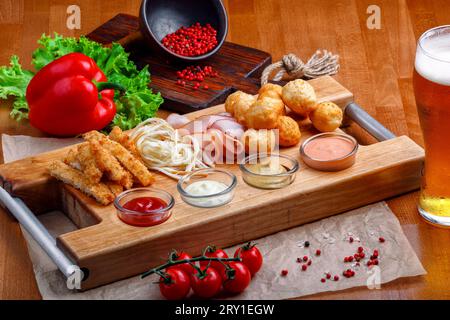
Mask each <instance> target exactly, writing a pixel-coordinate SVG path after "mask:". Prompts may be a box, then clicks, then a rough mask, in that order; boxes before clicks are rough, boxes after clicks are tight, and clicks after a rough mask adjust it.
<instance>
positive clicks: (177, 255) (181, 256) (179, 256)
mask: <svg viewBox="0 0 450 320" xmlns="http://www.w3.org/2000/svg"><path fill="white" fill-rule="evenodd" d="M171 255H172V256H171V257H172V260H173V261H178V260H185V259H192V257H191V256H190V255H189V254H188V253H186V252H184V251H181V252H176V251H174V252H172V253H171ZM171 268H177V269H181V270H183V271H184V272H186V273H187V274H188V275H191V274H193V273H196V272H197V270H195V268H194V267H193V266H191V265H190V264H189V263H182V264H177V265H174V266H173V267H169V268H167V270H169V269H171Z"/></svg>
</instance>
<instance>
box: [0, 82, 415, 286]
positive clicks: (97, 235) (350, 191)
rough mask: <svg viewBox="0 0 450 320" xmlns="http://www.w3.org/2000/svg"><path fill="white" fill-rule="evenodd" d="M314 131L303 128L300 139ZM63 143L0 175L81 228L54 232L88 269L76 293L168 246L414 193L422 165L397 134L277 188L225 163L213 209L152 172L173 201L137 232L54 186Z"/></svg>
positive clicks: (139, 268) (333, 86) (268, 230)
mask: <svg viewBox="0 0 450 320" xmlns="http://www.w3.org/2000/svg"><path fill="white" fill-rule="evenodd" d="M309 82H310V83H311V85H312V86H313V87H314V88H315V91H316V93H317V97H318V100H319V101H333V102H335V103H337V104H338V105H340V106H341V107H345V106H346V105H347V104H348V103H349V102H350V101H352V100H353V95H352V94H351V93H350V92H349V91H348V90H346V89H345V88H344V87H343V86H342V85H340V84H339V83H338V82H336V81H335V80H334V79H333V78H331V77H322V78H318V79H314V80H311V81H309ZM224 111H225V108H224V106H223V105H218V106H216V107H211V108H208V109H205V110H201V111H198V112H194V113H189V114H187V116H188V117H189V118H190V119H192V120H194V119H196V118H197V117H200V116H203V115H207V114H217V113H221V112H224ZM314 133H317V132H314V131H310V132H308V131H304V132H303V135H302V140H305V139H307V138H308V137H309V136H311V135H312V134H314ZM69 148H70V147H69ZM67 149H68V148H64V149H61V150H57V151H54V152H51V153H48V154H42V155H37V156H34V157H31V158H28V159H24V160H19V161H16V162H12V163H9V164H5V165H2V166H0V181H3V184H4V185H5V186H6V187H7V189H9V191H10V192H11V193H13V194H15V195H18V194H20V195H21V197H22V199H23V200H24V201H26V202H27V204H28V205H29V206H30V207H33V208H44V209H45V206H46V205H47V206H48V205H49V203H51V202H50V201H49V192H48V190H49V189H50V188H52V190H53V192H52V193H51V194H52V195H57V197H58V198H57V200H59V199H62V201H55V198H54V197H53V196H52V201H53V203H55V204H59V207H57V208H54V207H51V208H47V209H48V210H46V211H49V210H52V209H62V210H63V211H64V212H65V213H66V214H67V215H68V216H69V217H70V218H71V219H72V221H73V222H74V223H75V224H76V225H78V227H79V228H81V229H79V230H76V231H73V232H70V233H67V234H63V235H61V236H59V237H58V239H57V243H58V245H59V246H60V247H61V248H62V249H63V250H64V251H66V252H68V253H69V254H70V256H72V258H73V259H74V260H75V261H76V263H77V264H78V265H79V266H80V267H82V268H87V269H88V270H89V278H88V279H87V280H86V281H84V282H83V283H82V288H83V289H89V288H92V287H95V286H99V285H102V284H106V283H110V282H112V281H116V280H120V279H123V278H126V277H130V276H134V275H136V274H139V273H142V272H144V271H145V270H147V269H148V268H150V267H154V266H157V265H158V264H161V263H162V262H163V259H161V257H163V256H164V255H165V253H167V252H169V251H170V250H171V249H172V248H179V249H180V250H181V249H182V250H185V251H188V252H190V253H191V254H193V255H199V254H201V250H202V249H203V248H204V246H205V243H213V244H215V245H217V246H220V247H228V246H231V245H234V244H238V243H242V242H245V241H249V240H252V239H257V238H260V237H263V236H266V235H268V234H272V233H275V232H278V231H281V230H285V229H288V228H292V227H295V226H298V225H301V224H305V223H308V222H312V221H315V220H318V219H322V218H325V217H329V216H331V215H334V214H338V213H341V212H345V211H348V210H351V209H354V208H358V207H361V206H363V205H367V204H370V203H373V202H376V201H379V200H382V199H386V198H389V197H392V196H395V195H399V194H404V193H406V192H409V191H411V190H415V189H417V188H418V186H419V183H420V169H421V166H422V162H423V150H422V148H421V147H419V146H418V145H417V144H415V143H414V142H413V141H412V140H411V139H409V138H408V137H406V136H402V137H398V138H395V139H392V140H389V141H384V142H380V143H376V144H372V145H369V146H361V147H360V149H359V151H358V155H357V162H356V164H355V165H354V166H353V167H352V168H350V169H347V170H345V171H342V172H337V173H326V172H325V173H324V172H319V171H316V170H312V169H310V168H308V167H306V166H305V165H304V164H303V163H302V162H300V166H301V167H300V170H299V172H298V173H297V178H296V180H295V181H294V182H293V183H292V184H291V185H290V186H288V187H286V188H284V189H282V190H261V189H256V188H253V187H251V186H249V185H247V184H245V183H244V182H243V181H242V175H241V172H240V170H239V167H238V166H237V165H226V166H223V167H224V169H226V170H228V171H230V172H232V173H234V174H235V175H236V176H237V179H238V184H237V187H236V190H235V196H234V199H233V201H232V202H231V203H230V204H228V205H226V206H223V207H220V208H212V209H202V208H195V207H191V206H189V205H188V204H186V203H184V202H183V200H182V199H181V198H180V196H179V193H178V192H177V190H176V182H175V181H174V180H173V179H170V178H168V177H166V176H164V175H162V174H159V173H156V176H157V178H156V183H155V184H154V187H156V188H160V189H163V190H166V191H167V192H169V193H170V194H172V195H173V196H174V198H175V206H174V209H173V211H172V217H171V219H169V220H168V221H167V222H165V223H163V224H161V225H158V226H154V227H151V228H139V227H132V226H129V225H126V224H124V223H122V222H121V221H120V220H119V218H118V217H117V215H116V209H115V208H114V206H113V205H112V204H111V205H109V206H102V205H99V204H97V203H96V201H95V200H94V199H92V198H90V197H88V196H86V195H84V194H83V193H81V192H79V191H78V190H76V189H74V188H72V187H69V186H66V185H64V184H63V183H55V181H54V179H53V178H52V177H50V176H49V174H48V172H47V168H48V166H49V164H50V162H51V161H53V160H54V159H55V158H56V159H57V158H60V159H61V158H63V157H64V155H65V154H67ZM281 153H283V154H286V155H290V156H291V157H294V158H296V159H298V158H299V146H295V147H292V148H287V149H281ZM373 190H377V192H373ZM61 191H62V192H61ZM29 194H31V195H32V197H30V196H28V195H29ZM61 204H62V205H61ZM193 235H195V236H193ZM180 245H181V246H182V247H180ZM129 261H133V263H132V264H130V263H129Z"/></svg>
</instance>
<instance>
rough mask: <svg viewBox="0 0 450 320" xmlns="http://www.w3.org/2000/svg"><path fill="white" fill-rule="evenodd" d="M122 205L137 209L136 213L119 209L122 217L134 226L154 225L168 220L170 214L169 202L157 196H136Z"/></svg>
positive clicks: (132, 209) (129, 208)
mask: <svg viewBox="0 0 450 320" xmlns="http://www.w3.org/2000/svg"><path fill="white" fill-rule="evenodd" d="M122 207H123V208H124V209H127V210H130V211H135V212H134V213H130V212H127V211H125V210H124V211H120V210H119V217H120V219H122V221H124V222H125V223H128V224H131V225H133V226H140V227H148V226H153V225H156V224H159V223H162V222H164V221H166V220H167V219H168V218H169V216H170V212H169V210H168V208H167V203H166V202H165V201H163V200H162V199H160V198H156V197H139V198H134V199H132V200H130V201H128V202H126V203H125V204H124V205H123V206H122ZM164 209H167V210H164ZM155 211H158V212H155Z"/></svg>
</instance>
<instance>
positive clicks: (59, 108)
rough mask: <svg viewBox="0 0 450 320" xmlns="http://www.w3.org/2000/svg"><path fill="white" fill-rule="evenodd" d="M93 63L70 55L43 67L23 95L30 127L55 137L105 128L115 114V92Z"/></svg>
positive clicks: (113, 87)
mask: <svg viewBox="0 0 450 320" xmlns="http://www.w3.org/2000/svg"><path fill="white" fill-rule="evenodd" d="M106 81H107V79H106V76H105V75H104V73H103V72H102V71H101V70H100V68H99V67H98V66H97V64H96V63H95V61H94V60H92V59H91V58H90V57H88V56H86V55H84V54H81V53H70V54H67V55H65V56H63V57H61V58H59V59H56V60H55V61H52V62H51V63H49V64H48V65H46V66H45V67H44V68H42V69H41V70H40V71H39V72H38V73H36V75H35V76H34V77H33V78H32V79H31V81H30V83H29V85H28V87H27V92H26V99H27V102H28V105H29V108H30V112H29V119H30V123H31V125H32V126H34V127H36V128H38V129H40V130H42V131H44V132H46V133H49V134H52V135H56V136H74V135H77V134H81V133H85V132H87V131H90V130H101V129H103V128H104V127H106V126H107V125H108V124H109V123H110V122H111V121H112V120H113V118H114V116H115V114H116V106H115V104H114V100H113V99H114V90H112V89H120V90H122V87H120V86H118V85H115V84H112V83H109V82H106Z"/></svg>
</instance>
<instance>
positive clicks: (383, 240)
mask: <svg viewBox="0 0 450 320" xmlns="http://www.w3.org/2000/svg"><path fill="white" fill-rule="evenodd" d="M378 241H380V242H381V243H383V242H385V241H386V240H385V239H384V238H383V237H379V238H378Z"/></svg>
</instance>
